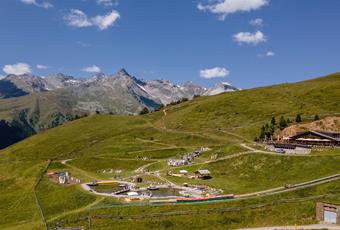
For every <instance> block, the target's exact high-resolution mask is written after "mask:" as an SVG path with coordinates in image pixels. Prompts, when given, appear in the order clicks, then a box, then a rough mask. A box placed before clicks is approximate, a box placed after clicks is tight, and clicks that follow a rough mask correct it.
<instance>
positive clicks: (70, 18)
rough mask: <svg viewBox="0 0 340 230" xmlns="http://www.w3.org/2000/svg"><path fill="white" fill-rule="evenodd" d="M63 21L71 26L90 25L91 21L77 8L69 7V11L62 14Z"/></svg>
mask: <svg viewBox="0 0 340 230" xmlns="http://www.w3.org/2000/svg"><path fill="white" fill-rule="evenodd" d="M64 20H65V22H66V23H67V24H68V25H69V26H72V27H78V28H82V27H89V26H92V23H91V21H90V20H89V19H88V17H87V15H86V14H85V13H84V12H83V11H81V10H78V9H71V11H70V13H69V14H67V15H65V16H64Z"/></svg>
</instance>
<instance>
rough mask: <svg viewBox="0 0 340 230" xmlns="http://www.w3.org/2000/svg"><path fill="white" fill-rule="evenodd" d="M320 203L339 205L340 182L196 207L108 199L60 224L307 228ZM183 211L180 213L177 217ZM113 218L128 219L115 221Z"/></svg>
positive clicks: (171, 227) (139, 227) (133, 226)
mask: <svg viewBox="0 0 340 230" xmlns="http://www.w3.org/2000/svg"><path fill="white" fill-rule="evenodd" d="M323 194H331V195H332V196H331V197H328V198H321V197H320V195H323ZM301 198H304V199H305V200H303V199H302V200H301ZM273 201H275V202H273ZM316 201H332V202H336V203H339V202H340V183H339V181H334V182H329V183H326V184H323V185H318V186H314V187H310V188H305V189H301V190H298V191H293V192H288V193H282V194H276V195H272V196H268V197H259V198H254V199H250V200H234V201H229V202H213V203H201V204H195V205H193V204H185V205H158V206H145V205H144V206H126V207H120V206H116V204H115V203H112V204H111V205H110V200H108V199H106V200H104V201H103V202H102V203H99V204H98V205H97V206H94V207H93V208H92V209H90V210H88V212H83V213H78V214H77V215H76V216H69V217H68V218H67V219H60V220H59V221H60V223H64V221H67V226H72V225H74V226H77V224H78V225H79V224H80V223H81V222H78V220H77V219H79V218H84V217H85V218H87V217H91V218H92V219H91V223H92V229H110V228H112V226H115V229H124V228H129V229H150V228H154V229H169V228H170V229H173V228H174V229H236V228H241V227H260V226H278V225H294V224H298V225H305V224H314V223H316V221H315V219H314V215H315V204H316ZM230 209H231V210H230ZM179 210H180V213H178V214H177V213H176V212H177V211H179ZM162 214H164V215H162ZM153 215H158V216H157V217H154V216H153ZM110 216H113V217H127V218H126V219H123V218H122V219H112V220H111V219H109V217H110ZM99 217H102V218H99ZM129 217H131V218H129ZM50 224H51V225H53V223H50ZM84 226H87V225H84Z"/></svg>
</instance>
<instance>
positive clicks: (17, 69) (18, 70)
mask: <svg viewBox="0 0 340 230" xmlns="http://www.w3.org/2000/svg"><path fill="white" fill-rule="evenodd" d="M2 70H3V71H4V72H5V73H6V74H16V75H21V74H25V73H32V70H31V67H30V65H28V64H26V63H17V64H13V65H5V66H4V68H3V69H2Z"/></svg>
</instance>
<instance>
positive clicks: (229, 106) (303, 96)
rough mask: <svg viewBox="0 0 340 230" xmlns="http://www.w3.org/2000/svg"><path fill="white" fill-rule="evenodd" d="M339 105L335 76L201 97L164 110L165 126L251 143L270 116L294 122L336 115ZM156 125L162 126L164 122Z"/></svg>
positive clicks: (338, 79)
mask: <svg viewBox="0 0 340 230" xmlns="http://www.w3.org/2000/svg"><path fill="white" fill-rule="evenodd" d="M339 101H340V73H337V74H334V75H330V76H328V77H324V78H317V79H313V80H309V81H305V82H301V83H295V84H281V85H276V86H272V87H263V88H256V89H250V90H244V91H238V92H232V93H225V94H221V95H218V96H215V97H208V98H206V97H201V98H198V99H197V100H195V101H193V102H188V103H184V104H180V105H178V106H174V107H171V108H169V109H167V117H166V119H165V124H166V126H167V128H173V129H180V130H189V131H197V130H204V129H217V128H222V129H223V130H226V131H231V132H236V133H239V134H241V135H243V136H245V137H247V138H249V139H251V140H253V139H254V137H255V136H256V135H258V132H259V131H258V129H259V127H261V126H262V125H263V123H264V122H269V121H270V119H271V117H272V116H276V117H279V116H281V115H284V116H286V117H290V118H291V119H292V120H294V119H295V116H296V114H298V113H300V114H302V115H303V117H310V118H313V117H314V115H315V114H319V115H320V116H322V115H325V114H334V113H339V112H340V106H339ZM155 116H158V114H157V115H155ZM158 125H159V126H162V125H163V121H161V120H160V121H159V122H158Z"/></svg>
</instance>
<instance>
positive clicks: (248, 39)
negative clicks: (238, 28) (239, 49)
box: [233, 30, 267, 45]
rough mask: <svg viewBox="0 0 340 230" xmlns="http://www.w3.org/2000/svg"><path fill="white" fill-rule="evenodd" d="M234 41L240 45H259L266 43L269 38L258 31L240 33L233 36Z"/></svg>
mask: <svg viewBox="0 0 340 230" xmlns="http://www.w3.org/2000/svg"><path fill="white" fill-rule="evenodd" d="M233 38H234V41H236V42H238V43H239V44H243V43H245V44H252V45H257V44H259V43H262V42H266V41H267V38H266V36H265V35H264V34H263V33H262V32H261V31H259V30H258V31H256V32H254V33H251V32H240V33H237V34H235V35H233Z"/></svg>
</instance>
